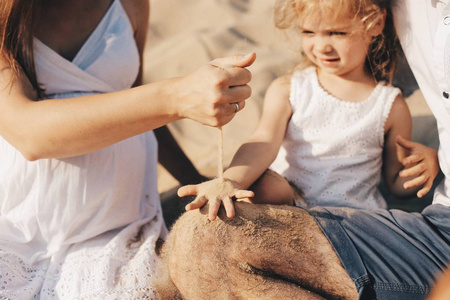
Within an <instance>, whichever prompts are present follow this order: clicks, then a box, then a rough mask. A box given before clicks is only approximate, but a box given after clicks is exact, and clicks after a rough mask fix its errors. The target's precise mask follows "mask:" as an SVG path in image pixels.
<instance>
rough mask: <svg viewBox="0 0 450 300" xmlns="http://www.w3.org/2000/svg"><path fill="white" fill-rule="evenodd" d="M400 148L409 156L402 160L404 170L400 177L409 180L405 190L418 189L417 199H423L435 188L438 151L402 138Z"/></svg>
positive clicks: (400, 137)
mask: <svg viewBox="0 0 450 300" xmlns="http://www.w3.org/2000/svg"><path fill="white" fill-rule="evenodd" d="M397 145H398V147H400V148H402V149H404V150H406V151H407V153H409V155H408V156H407V157H405V158H403V159H402V160H401V163H402V165H403V166H404V169H403V170H402V171H400V174H399V175H400V177H401V178H404V179H407V180H408V181H406V182H405V183H404V184H403V187H404V188H405V189H414V190H416V189H418V188H419V191H418V192H417V197H419V198H422V197H423V196H424V195H426V194H427V193H428V192H429V191H430V189H431V187H432V186H433V182H434V179H435V178H436V176H437V174H438V173H439V170H440V168H439V160H438V155H437V151H436V150H435V149H433V148H430V147H427V146H425V145H422V144H420V143H416V142H411V141H409V140H406V139H404V138H403V137H402V136H397Z"/></svg>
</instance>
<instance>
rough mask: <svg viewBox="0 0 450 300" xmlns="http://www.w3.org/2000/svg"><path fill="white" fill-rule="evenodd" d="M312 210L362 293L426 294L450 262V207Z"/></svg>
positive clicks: (404, 296) (405, 296) (394, 296)
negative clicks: (409, 211)
mask: <svg viewBox="0 0 450 300" xmlns="http://www.w3.org/2000/svg"><path fill="white" fill-rule="evenodd" d="M309 213H310V214H311V215H312V216H313V217H314V218H315V220H316V222H317V224H318V225H319V227H320V228H321V229H322V231H323V233H324V234H325V235H326V236H327V238H328V240H329V241H330V242H331V244H332V246H333V247H334V249H335V251H336V253H337V255H338V256H339V258H340V260H341V262H342V265H343V266H344V267H345V269H346V270H347V273H348V274H349V275H350V277H351V278H352V279H353V281H354V282H355V285H356V288H357V290H358V293H359V299H382V300H386V299H387V300H397V299H398V300H400V299H405V300H406V299H407V300H412V299H425V298H426V296H427V294H428V293H429V292H430V290H431V288H432V287H433V283H434V280H435V278H436V276H438V275H439V274H440V273H441V272H442V271H443V270H444V269H446V267H447V266H448V264H449V263H450V242H449V241H450V207H446V206H443V205H439V204H436V205H430V206H428V207H426V208H425V209H424V210H423V211H422V213H407V212H403V211H400V210H372V211H365V210H355V209H348V208H335V207H326V208H323V207H313V208H310V209H309Z"/></svg>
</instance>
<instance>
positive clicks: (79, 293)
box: [0, 0, 166, 299]
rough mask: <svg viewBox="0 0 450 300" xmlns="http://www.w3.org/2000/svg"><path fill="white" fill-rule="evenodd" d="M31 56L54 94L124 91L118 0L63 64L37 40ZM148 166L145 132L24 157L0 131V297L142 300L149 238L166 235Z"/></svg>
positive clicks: (131, 45)
mask: <svg viewBox="0 0 450 300" xmlns="http://www.w3.org/2000/svg"><path fill="white" fill-rule="evenodd" d="M35 60H36V71H37V77H38V80H39V82H41V83H42V84H43V85H44V87H45V89H46V93H47V94H48V95H49V97H50V98H58V99H59V98H68V97H74V96H78V95H87V94H92V93H105V92H112V91H117V90H121V89H125V88H129V87H130V86H131V85H132V84H133V82H134V81H135V79H136V76H137V74H138V69H139V54H138V50H137V47H136V44H135V42H134V38H133V30H132V27H131V23H130V21H129V19H128V16H127V14H126V12H125V10H124V9H123V7H122V5H121V3H120V1H119V0H115V1H113V3H112V4H111V6H110V8H109V10H108V12H107V13H106V15H105V16H104V17H103V19H102V21H101V23H100V24H99V25H98V27H97V28H96V29H95V31H94V32H93V34H92V35H91V36H90V37H89V39H88V40H87V41H86V43H85V45H84V46H83V47H82V49H81V50H80V51H79V53H78V54H77V56H76V57H75V59H74V60H73V61H72V62H70V61H68V60H66V59H64V58H63V57H61V56H59V55H58V54H57V53H56V52H54V51H53V50H52V49H50V48H48V47H47V46H46V45H44V44H43V43H41V42H40V41H39V40H37V39H36V40H35ZM58 101H64V100H58ZM156 164H157V141H156V138H155V136H154V134H153V132H148V133H145V134H141V135H138V136H135V137H132V138H129V139H127V140H124V141H122V142H119V143H117V144H114V145H112V146H109V147H107V148H104V149H102V150H99V151H96V152H94V153H90V154H86V155H82V156H77V157H70V158H65V159H41V160H38V161H34V162H30V161H27V160H25V159H24V158H23V156H22V155H21V154H20V153H19V152H18V151H17V150H16V149H15V148H14V147H12V146H11V145H10V144H9V143H8V142H7V141H6V140H4V139H3V138H1V137H0V299H38V298H39V299H142V298H144V297H146V299H148V298H152V297H153V289H152V287H151V284H150V283H149V280H150V278H151V276H152V273H153V269H154V265H155V262H156V260H157V259H158V258H157V255H156V253H155V243H156V241H157V239H158V238H159V237H160V236H161V235H164V234H165V232H166V228H165V225H164V221H163V218H162V210H161V205H160V201H159V194H158V190H157V181H156ZM136 236H139V238H138V239H136Z"/></svg>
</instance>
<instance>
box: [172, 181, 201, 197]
mask: <svg viewBox="0 0 450 300" xmlns="http://www.w3.org/2000/svg"><path fill="white" fill-rule="evenodd" d="M197 191H198V189H197V185H196V184H190V185H185V186H182V187H180V188H179V189H178V191H177V195H178V197H186V196H192V195H197Z"/></svg>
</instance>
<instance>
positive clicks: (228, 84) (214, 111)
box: [174, 53, 256, 127]
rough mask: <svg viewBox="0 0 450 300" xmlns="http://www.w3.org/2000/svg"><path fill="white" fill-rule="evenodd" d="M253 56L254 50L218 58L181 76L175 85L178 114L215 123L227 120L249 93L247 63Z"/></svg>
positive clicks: (208, 123) (211, 123) (249, 73)
mask: <svg viewBox="0 0 450 300" xmlns="http://www.w3.org/2000/svg"><path fill="white" fill-rule="evenodd" d="M255 59H256V54H255V53H249V54H246V55H235V56H230V57H225V58H218V59H215V60H213V61H211V62H210V63H208V64H207V65H205V66H203V67H202V68H200V69H199V70H197V71H196V72H194V73H192V74H190V75H187V76H185V77H182V78H180V80H179V81H178V82H177V84H175V86H174V88H175V89H176V90H177V91H178V93H179V95H180V99H181V101H180V103H177V107H178V114H179V115H180V116H181V117H182V118H189V119H192V120H195V121H197V122H200V123H202V124H205V125H209V126H215V127H217V126H222V125H225V124H227V123H228V122H230V121H231V119H233V117H234V116H235V114H236V112H238V111H240V110H242V109H243V108H244V106H245V100H246V99H247V98H249V97H250V95H251V88H250V86H248V85H247V84H248V83H249V82H250V80H251V78H252V74H251V72H250V71H248V70H247V69H246V67H248V66H250V65H251V64H252V63H253V62H254V61H255ZM235 103H237V104H235Z"/></svg>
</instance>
